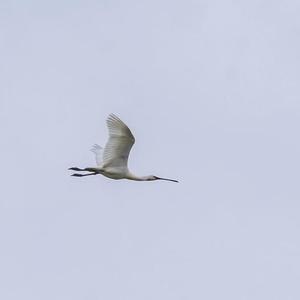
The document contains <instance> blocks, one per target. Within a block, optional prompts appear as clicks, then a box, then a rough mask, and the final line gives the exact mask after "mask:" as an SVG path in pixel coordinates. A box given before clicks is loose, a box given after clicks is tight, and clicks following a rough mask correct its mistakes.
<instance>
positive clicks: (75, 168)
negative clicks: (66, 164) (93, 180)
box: [69, 167, 85, 171]
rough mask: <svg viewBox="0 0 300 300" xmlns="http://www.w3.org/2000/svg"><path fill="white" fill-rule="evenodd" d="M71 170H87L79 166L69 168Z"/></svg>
mask: <svg viewBox="0 0 300 300" xmlns="http://www.w3.org/2000/svg"><path fill="white" fill-rule="evenodd" d="M69 170H72V171H85V170H84V169H80V168H77V167H72V168H69Z"/></svg>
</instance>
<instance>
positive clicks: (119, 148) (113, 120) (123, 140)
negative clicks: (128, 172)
mask: <svg viewBox="0 0 300 300" xmlns="http://www.w3.org/2000/svg"><path fill="white" fill-rule="evenodd" d="M106 123H107V127H108V132H109V139H108V142H107V144H106V146H105V148H104V152H103V167H108V166H109V167H123V168H124V167H126V168H127V162H128V156H129V152H130V150H131V148H132V146H133V144H134V142H135V139H134V136H133V134H132V133H131V131H130V129H129V128H128V127H127V126H126V124H124V123H123V122H122V121H121V120H120V119H119V118H118V117H117V116H115V115H114V114H110V115H109V117H108V118H107V121H106Z"/></svg>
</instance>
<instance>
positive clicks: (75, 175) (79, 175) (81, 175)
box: [71, 173, 97, 177]
mask: <svg viewBox="0 0 300 300" xmlns="http://www.w3.org/2000/svg"><path fill="white" fill-rule="evenodd" d="M91 175H97V173H90V174H77V173H74V174H72V175H71V176H74V177H84V176H91Z"/></svg>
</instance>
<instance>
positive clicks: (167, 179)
mask: <svg viewBox="0 0 300 300" xmlns="http://www.w3.org/2000/svg"><path fill="white" fill-rule="evenodd" d="M147 180H148V181H153V180H166V181H172V182H178V181H177V180H175V179H169V178H162V177H157V176H154V175H149V176H147Z"/></svg>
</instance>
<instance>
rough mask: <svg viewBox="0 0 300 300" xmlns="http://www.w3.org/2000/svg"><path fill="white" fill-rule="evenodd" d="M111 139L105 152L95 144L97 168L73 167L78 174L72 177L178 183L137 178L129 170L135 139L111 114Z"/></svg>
mask: <svg viewBox="0 0 300 300" xmlns="http://www.w3.org/2000/svg"><path fill="white" fill-rule="evenodd" d="M106 123H107V128H108V133H109V139H108V141H107V143H106V145H105V148H104V150H103V149H102V147H100V146H99V145H97V144H95V145H94V146H93V148H92V149H91V151H92V152H94V154H95V158H96V163H97V166H96V167H88V168H84V169H81V168H77V167H72V168H69V170H72V171H76V172H87V173H84V174H82V173H80V174H79V173H74V174H72V175H71V176H75V177H84V176H90V175H97V174H101V175H103V176H106V177H108V178H112V179H129V180H136V181H153V180H167V181H172V182H178V181H177V180H175V179H169V178H162V177H157V176H154V175H149V176H136V175H134V174H132V173H131V172H130V171H129V169H128V166H127V165H128V164H127V163H128V157H129V153H130V150H131V148H132V146H133V144H134V142H135V138H134V136H133V134H132V133H131V131H130V129H129V128H128V127H127V125H126V124H125V123H124V122H123V121H121V120H120V119H119V118H118V117H117V116H116V115H114V114H110V115H109V116H108V118H107V120H106Z"/></svg>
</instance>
